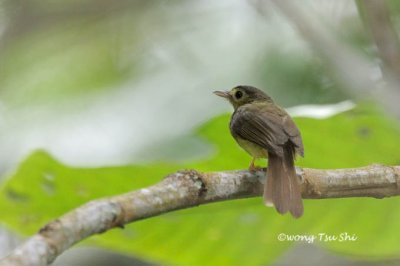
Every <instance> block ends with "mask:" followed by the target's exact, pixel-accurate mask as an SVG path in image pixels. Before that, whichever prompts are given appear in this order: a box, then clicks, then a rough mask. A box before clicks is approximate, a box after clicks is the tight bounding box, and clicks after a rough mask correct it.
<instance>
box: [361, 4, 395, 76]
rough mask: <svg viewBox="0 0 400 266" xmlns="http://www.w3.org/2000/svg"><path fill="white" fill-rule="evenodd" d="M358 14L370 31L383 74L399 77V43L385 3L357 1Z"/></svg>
mask: <svg viewBox="0 0 400 266" xmlns="http://www.w3.org/2000/svg"><path fill="white" fill-rule="evenodd" d="M356 3H357V7H358V9H359V13H361V14H363V21H364V24H365V25H366V26H367V30H369V31H370V33H371V37H372V39H373V41H374V42H375V44H376V46H377V48H378V53H379V55H380V58H381V59H382V61H383V66H384V68H385V69H384V70H385V71H384V73H385V72H391V75H393V77H396V78H399V75H400V42H399V38H398V36H397V34H396V31H395V29H394V27H393V24H392V22H391V19H390V12H389V9H388V7H387V2H386V1H375V0H363V1H357V2H356Z"/></svg>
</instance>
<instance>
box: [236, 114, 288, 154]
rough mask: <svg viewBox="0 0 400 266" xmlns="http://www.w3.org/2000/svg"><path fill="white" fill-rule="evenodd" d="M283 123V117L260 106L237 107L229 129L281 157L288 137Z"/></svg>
mask: <svg viewBox="0 0 400 266" xmlns="http://www.w3.org/2000/svg"><path fill="white" fill-rule="evenodd" d="M289 119H290V118H289ZM283 123H284V119H283V117H282V116H280V115H279V114H275V113H274V112H268V110H263V109H262V108H261V109H257V110H254V109H252V108H238V109H237V110H236V112H235V114H234V115H233V117H232V121H231V124H230V129H231V132H232V134H233V135H236V136H238V137H240V138H242V139H245V140H248V141H250V142H253V143H255V144H257V145H259V146H261V147H263V148H264V149H266V150H268V151H269V152H272V153H274V154H276V155H278V156H281V157H282V156H283V149H282V146H283V145H284V144H285V143H286V142H287V141H288V140H289V137H290V136H289V134H288V133H287V132H286V131H285V129H284V124H283Z"/></svg>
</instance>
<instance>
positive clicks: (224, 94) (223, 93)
mask: <svg viewBox="0 0 400 266" xmlns="http://www.w3.org/2000/svg"><path fill="white" fill-rule="evenodd" d="M214 94H215V95H218V96H219V97H223V98H227V99H229V92H228V91H214Z"/></svg>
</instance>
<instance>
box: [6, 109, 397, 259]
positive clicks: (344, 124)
mask: <svg viewBox="0 0 400 266" xmlns="http://www.w3.org/2000/svg"><path fill="white" fill-rule="evenodd" d="M228 121H229V115H222V116H219V117H216V118H215V119H213V120H211V121H209V122H208V123H206V124H205V125H203V126H202V127H201V128H199V129H198V130H197V131H196V132H195V133H194V135H195V136H196V137H197V138H200V139H201V140H202V141H207V143H209V144H208V145H210V146H211V147H212V149H211V148H210V149H207V150H212V151H213V152H212V155H211V156H209V157H208V158H203V159H197V160H196V161H194V162H189V163H181V164H173V163H153V164H148V165H143V166H139V165H131V166H124V167H104V168H88V169H84V168H72V167H68V166H65V165H63V164H61V163H60V162H58V161H57V160H55V159H54V158H51V157H50V156H49V155H48V154H47V153H45V152H44V151H37V152H35V153H34V154H32V155H31V156H30V157H29V158H27V159H26V160H25V161H24V162H23V163H21V165H20V167H19V168H18V170H17V171H16V172H15V174H14V175H12V176H11V177H10V178H9V179H8V180H7V182H5V183H4V184H3V186H2V187H1V188H0V209H1V210H2V214H3V215H2V216H1V218H0V219H1V221H2V222H3V223H5V224H6V225H7V226H9V227H11V228H13V229H15V230H17V231H18V232H22V233H24V234H33V233H35V232H36V231H37V230H38V229H39V228H40V227H41V226H42V225H44V224H45V223H46V222H48V221H49V220H51V219H54V218H56V217H58V216H59V215H61V214H63V213H65V212H67V211H68V210H71V209H73V208H75V207H77V206H78V205H80V204H83V203H85V202H87V201H89V200H91V199H95V198H99V197H104V196H110V195H114V194H120V193H124V192H126V191H129V190H134V189H138V188H142V187H146V186H149V185H151V184H153V183H156V182H158V181H159V180H160V179H161V178H163V177H164V176H166V175H167V174H169V173H171V172H175V171H177V170H179V169H182V168H195V169H197V170H199V171H219V170H228V169H239V168H247V167H248V165H249V162H250V157H249V156H248V155H247V154H246V153H245V152H244V151H242V150H241V149H240V148H239V147H238V145H237V144H236V143H235V142H234V140H233V139H232V137H231V136H230V134H229V130H228ZM296 123H297V124H298V126H299V127H300V129H301V132H302V134H303V139H304V145H305V151H306V157H305V158H304V159H299V160H298V165H300V166H304V167H310V168H344V167H358V166H364V165H368V164H372V163H382V164H390V165H393V164H398V163H399V162H400V141H399V140H398V136H399V133H400V130H399V128H398V126H397V124H396V122H395V121H394V120H391V119H389V118H387V117H386V116H384V115H383V114H382V113H381V112H380V111H378V110H376V109H375V108H373V107H371V106H370V105H365V106H359V107H358V108H356V109H354V110H352V111H349V112H346V113H343V114H340V115H337V116H334V117H332V118H329V119H325V120H315V119H309V118H297V119H296ZM188 137H190V138H192V137H194V136H188ZM185 148H186V149H190V147H185ZM194 158H196V157H194ZM259 163H260V164H265V162H263V161H260V162H259ZM399 206H400V198H398V197H393V198H387V199H383V200H377V199H370V198H351V199H329V200H305V214H304V216H303V217H302V218H301V219H298V220H294V219H293V218H291V217H290V216H288V215H286V216H280V215H278V214H277V213H276V211H275V210H274V209H272V208H266V207H265V206H264V205H263V204H262V201H261V199H260V198H252V199H242V200H236V201H230V202H220V203H214V204H209V205H205V206H200V207H197V208H191V209H186V210H180V211H176V212H173V213H168V214H165V215H162V216H159V217H154V218H151V219H147V220H144V221H140V222H136V223H133V224H130V225H128V226H126V228H125V229H124V230H121V229H114V230H111V231H109V232H107V233H105V234H102V235H99V236H93V237H91V238H90V239H88V240H86V241H84V243H94V244H97V245H99V246H102V247H107V248H110V249H112V250H115V251H120V252H125V253H129V254H132V255H135V256H138V257H142V258H144V259H147V260H150V261H158V262H161V263H167V264H174V265H205V264H206V265H260V264H268V263H271V262H273V261H274V260H275V259H276V258H277V257H279V255H280V254H282V253H283V252H285V250H287V249H288V248H289V247H290V246H291V245H293V244H294V243H295V242H290V241H278V239H277V237H278V235H279V234H281V233H284V234H287V235H311V234H313V235H316V236H319V235H318V234H320V233H325V234H327V235H329V236H336V237H340V234H342V233H346V232H347V234H348V235H349V236H353V235H354V236H356V237H357V240H356V241H339V240H337V241H326V242H325V241H318V240H316V241H315V242H314V243H317V244H319V245H322V246H324V247H326V248H329V249H331V250H334V251H336V252H340V253H343V254H347V255H352V256H361V257H364V258H365V257H366V258H371V257H373V258H386V257H388V256H394V255H396V254H398V253H399V251H400V248H399V247H400V232H399V231H398V230H397V221H398V218H400V217H399V216H400V207H399Z"/></svg>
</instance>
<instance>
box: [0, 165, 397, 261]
mask: <svg viewBox="0 0 400 266" xmlns="http://www.w3.org/2000/svg"><path fill="white" fill-rule="evenodd" d="M297 174H298V176H299V178H300V180H301V183H302V195H303V198H307V199H324V198H341V197H374V198H384V197H390V196H395V195H400V166H382V165H371V166H367V167H362V168H353V169H337V170H318V169H309V168H297ZM264 179H265V169H263V170H259V171H256V172H254V173H251V172H249V171H223V172H209V173H201V172H197V171H195V170H188V171H180V172H176V173H174V174H171V175H169V176H167V177H165V178H164V179H163V180H162V181H161V182H159V183H158V184H155V185H153V186H151V187H148V188H143V189H140V190H137V191H132V192H129V193H126V194H122V195H118V196H114V197H110V198H104V199H98V200H93V201H91V202H88V203H87V204H84V205H82V206H80V207H78V208H76V209H74V210H72V211H70V212H68V213H66V214H65V215H64V216H62V217H60V218H58V219H55V220H54V221H51V222H50V223H48V224H47V225H45V226H44V227H43V228H41V229H40V230H39V232H38V233H37V234H36V235H34V236H32V237H30V238H29V239H27V240H26V241H25V242H24V243H22V244H21V245H20V246H18V247H17V248H16V249H15V250H13V251H12V252H11V254H9V255H8V256H7V257H5V258H3V259H2V260H0V266H11V265H18V266H21V265H48V264H50V263H51V262H53V261H54V260H55V259H56V258H57V256H58V255H60V254H61V253H62V252H64V251H65V250H66V249H68V248H69V247H71V246H72V245H74V244H76V243H77V242H79V241H81V240H83V239H85V238H87V237H89V236H91V235H94V234H99V233H103V232H105V231H108V230H110V229H112V228H115V227H121V228H123V226H124V225H125V224H127V223H130V222H134V221H137V220H142V219H146V218H149V217H153V216H156V215H160V214H163V213H166V212H170V211H173V210H178V209H184V208H189V207H193V206H197V205H200V204H205V203H210V202H217V201H222V200H232V199H239V198H246V197H255V196H260V195H261V194H262V190H263V184H262V183H263V182H264Z"/></svg>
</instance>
